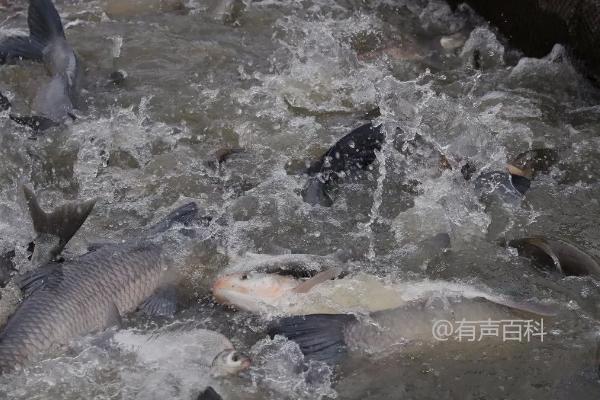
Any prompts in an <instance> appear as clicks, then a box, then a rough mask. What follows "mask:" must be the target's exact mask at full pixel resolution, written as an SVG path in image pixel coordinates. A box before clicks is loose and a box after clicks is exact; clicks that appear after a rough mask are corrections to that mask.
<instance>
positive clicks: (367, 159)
mask: <svg viewBox="0 0 600 400" xmlns="http://www.w3.org/2000/svg"><path fill="white" fill-rule="evenodd" d="M384 141H385V132H384V131H383V129H382V126H381V125H377V126H374V125H373V124H372V123H371V122H369V123H367V124H364V125H361V126H359V127H358V128H356V129H354V130H352V132H350V133H348V134H347V135H346V136H344V137H342V138H341V139H340V140H338V141H337V142H336V143H335V144H334V145H333V146H332V147H331V148H330V149H329V150H328V151H327V153H325V154H324V155H323V157H322V158H321V159H322V161H323V165H324V167H323V168H324V169H327V168H329V169H331V170H332V171H334V172H341V171H349V170H356V169H365V168H367V167H368V166H369V165H370V164H371V163H373V162H374V161H375V160H376V159H377V155H376V153H375V152H376V151H380V150H381V147H382V146H383V143H384ZM327 159H329V162H325V161H326V160H327ZM327 164H330V167H326V165H327Z"/></svg>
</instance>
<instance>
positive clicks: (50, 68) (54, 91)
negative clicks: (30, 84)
mask: <svg viewBox="0 0 600 400" xmlns="http://www.w3.org/2000/svg"><path fill="white" fill-rule="evenodd" d="M27 24H28V26H29V36H11V37H8V38H6V39H4V40H3V41H2V42H1V43H0V64H11V63H15V62H17V61H20V60H30V61H36V62H41V63H43V64H44V66H45V68H46V72H47V73H48V76H49V77H50V81H49V82H47V83H46V84H45V85H42V86H41V87H40V88H39V89H38V91H37V93H36V96H35V98H34V100H33V105H32V114H33V115H31V116H19V115H15V114H11V115H10V117H11V119H12V120H13V121H15V122H17V123H19V124H22V125H26V126H29V127H30V128H32V129H34V130H39V131H41V130H45V129H48V128H50V127H53V126H58V125H60V124H61V123H64V122H67V121H69V120H74V119H75V115H74V110H75V109H76V105H77V103H78V98H79V93H80V91H81V83H82V76H83V73H82V67H81V63H80V61H79V58H78V57H77V55H76V53H75V50H74V49H73V48H72V47H71V45H70V44H69V42H68V41H67V39H66V37H65V32H64V29H63V25H62V22H61V19H60V16H59V15H58V12H57V11H56V8H55V7H54V4H53V3H52V1H51V0H31V1H30V2H29V9H28V15H27Z"/></svg>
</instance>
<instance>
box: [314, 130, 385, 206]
mask: <svg viewBox="0 0 600 400" xmlns="http://www.w3.org/2000/svg"><path fill="white" fill-rule="evenodd" d="M384 140H385V134H384V132H383V130H382V128H381V125H379V126H373V124H372V123H368V124H365V125H362V126H360V127H358V128H356V129H354V130H353V131H352V132H350V133H349V134H347V135H346V136H344V137H342V138H341V139H340V140H338V141H337V142H336V143H335V144H334V145H333V146H331V147H330V148H329V150H327V151H326V152H325V154H323V155H322V156H321V158H320V159H319V160H318V161H317V162H314V163H312V165H311V166H310V167H309V168H308V170H307V171H306V172H307V173H308V174H309V175H314V176H311V177H310V178H309V179H308V182H307V183H306V185H305V187H304V189H302V198H303V199H304V201H305V202H307V203H309V204H311V205H317V204H319V205H321V206H324V207H330V206H331V205H333V199H332V198H331V196H330V194H329V193H328V189H329V187H330V185H331V184H333V183H334V182H335V181H337V180H338V179H341V178H342V177H343V176H345V175H348V174H353V173H356V172H358V171H360V170H364V169H367V168H368V167H369V165H371V164H372V163H373V162H374V161H375V159H376V158H377V157H376V154H375V152H376V151H379V150H381V146H382V144H383V142H384Z"/></svg>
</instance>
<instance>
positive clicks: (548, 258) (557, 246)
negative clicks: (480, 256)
mask: <svg viewBox="0 0 600 400" xmlns="http://www.w3.org/2000/svg"><path fill="white" fill-rule="evenodd" d="M508 245H509V246H510V247H514V248H516V249H517V250H518V251H519V254H521V255H523V256H526V257H529V258H532V259H534V260H535V261H537V262H539V263H540V264H541V265H543V266H546V267H548V266H549V267H550V268H554V269H556V271H558V272H560V273H561V274H564V275H577V276H581V275H591V276H593V277H594V278H596V279H600V265H599V264H598V262H597V261H596V260H594V259H593V258H592V257H591V256H590V255H589V254H587V253H585V252H584V251H583V250H581V249H579V248H578V247H577V246H575V245H574V244H571V243H569V242H567V241H565V240H560V239H550V238H545V237H529V238H521V239H514V240H511V241H510V242H509V243H508Z"/></svg>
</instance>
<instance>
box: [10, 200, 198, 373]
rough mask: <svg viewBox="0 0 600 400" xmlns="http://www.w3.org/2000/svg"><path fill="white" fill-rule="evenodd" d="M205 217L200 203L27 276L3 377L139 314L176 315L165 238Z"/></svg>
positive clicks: (21, 281)
mask: <svg viewBox="0 0 600 400" xmlns="http://www.w3.org/2000/svg"><path fill="white" fill-rule="evenodd" d="M198 212H199V208H198V205H197V204H196V203H194V202H191V203H187V204H184V205H182V206H180V207H178V208H176V209H175V210H174V211H172V212H171V213H169V214H168V215H167V216H166V217H164V218H163V220H161V221H159V222H158V223H157V224H155V225H153V226H151V227H149V228H148V229H146V230H145V231H142V232H139V234H138V235H137V237H136V238H134V239H130V240H126V241H123V242H121V243H116V244H106V245H104V246H99V247H98V248H96V249H94V250H93V251H90V252H88V253H85V254H83V255H81V256H79V257H75V258H73V259H71V260H67V261H65V262H63V263H53V262H51V263H48V264H45V265H43V266H41V267H38V268H36V269H34V270H33V271H31V272H29V273H26V274H24V275H22V276H20V277H19V278H18V284H19V287H20V288H21V291H22V292H23V296H24V297H25V299H24V300H23V302H22V303H21V304H20V305H19V307H18V308H17V310H16V311H15V312H14V314H13V315H11V316H10V318H9V320H8V322H7V323H6V325H5V327H4V328H3V329H2V331H1V332H0V373H7V372H10V371H13V370H15V369H18V368H19V367H23V366H25V365H26V364H27V363H29V362H33V361H34V360H35V358H36V357H38V356H39V355H40V354H42V353H44V352H46V351H48V350H50V349H51V348H53V347H55V346H57V345H62V344H66V343H68V342H69V341H70V340H71V339H74V338H77V337H80V336H83V335H86V334H91V333H94V332H98V331H102V330H104V329H106V328H107V327H111V326H115V325H117V326H119V325H120V323H121V316H123V315H125V314H127V313H129V312H132V311H134V310H136V309H140V310H141V311H143V312H144V313H146V314H150V315H158V316H164V315H172V314H173V313H174V312H175V311H176V308H177V298H176V290H175V286H174V285H175V283H176V282H175V279H174V277H173V274H174V269H173V267H172V262H171V261H172V260H170V259H169V257H168V254H167V252H166V251H165V249H166V248H167V246H166V243H167V242H165V241H164V240H161V239H163V237H164V233H165V232H167V231H169V230H171V229H173V228H174V227H175V226H179V225H190V224H192V223H193V222H194V221H195V220H196V217H197V215H198ZM65 220H70V218H68V217H67V218H65ZM34 226H35V224H34Z"/></svg>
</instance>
